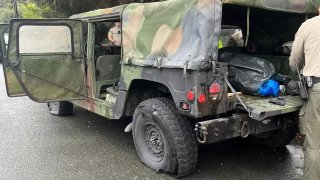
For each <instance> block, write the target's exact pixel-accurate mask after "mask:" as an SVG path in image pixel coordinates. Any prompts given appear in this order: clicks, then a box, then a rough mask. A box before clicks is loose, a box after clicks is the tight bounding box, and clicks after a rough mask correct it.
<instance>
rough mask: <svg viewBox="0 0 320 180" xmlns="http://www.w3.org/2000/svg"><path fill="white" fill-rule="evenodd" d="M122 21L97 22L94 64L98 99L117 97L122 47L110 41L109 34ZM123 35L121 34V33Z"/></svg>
mask: <svg viewBox="0 0 320 180" xmlns="http://www.w3.org/2000/svg"><path fill="white" fill-rule="evenodd" d="M119 21H120V20H112V21H103V22H95V44H94V62H95V69H96V73H95V75H96V89H97V93H98V94H96V97H99V98H100V99H103V100H104V99H105V98H106V95H107V94H112V95H115V96H116V95H117V91H118V85H117V84H118V82H119V78H120V73H121V64H120V60H121V46H116V45H113V44H112V42H111V41H110V40H108V33H109V31H110V29H111V28H113V27H114V26H115V22H119ZM119 33H121V32H119Z"/></svg>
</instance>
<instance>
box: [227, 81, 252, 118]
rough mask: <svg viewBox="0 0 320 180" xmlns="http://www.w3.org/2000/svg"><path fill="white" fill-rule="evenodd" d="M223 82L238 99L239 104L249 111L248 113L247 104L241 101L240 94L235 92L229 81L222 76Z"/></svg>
mask: <svg viewBox="0 0 320 180" xmlns="http://www.w3.org/2000/svg"><path fill="white" fill-rule="evenodd" d="M224 80H225V82H226V83H227V85H228V87H229V88H230V90H231V92H232V93H233V94H234V95H235V97H236V98H237V99H238V101H239V102H240V103H241V105H242V106H243V108H244V109H245V110H246V111H248V112H249V115H250V113H251V112H250V110H249V108H248V107H247V105H246V104H245V103H244V102H243V101H242V99H241V98H240V96H239V95H238V93H237V92H236V90H235V89H234V88H233V87H232V85H231V83H230V82H229V80H228V79H227V78H226V77H224Z"/></svg>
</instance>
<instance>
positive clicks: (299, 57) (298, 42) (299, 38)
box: [289, 25, 305, 72]
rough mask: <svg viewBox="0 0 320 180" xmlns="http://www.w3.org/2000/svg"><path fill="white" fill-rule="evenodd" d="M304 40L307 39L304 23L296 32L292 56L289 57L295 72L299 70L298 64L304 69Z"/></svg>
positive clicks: (300, 68)
mask: <svg viewBox="0 0 320 180" xmlns="http://www.w3.org/2000/svg"><path fill="white" fill-rule="evenodd" d="M304 40H305V30H304V27H303V25H302V26H301V27H300V29H299V30H298V32H297V33H296V36H295V39H294V42H293V45H292V51H291V56H290V59H289V64H290V68H291V70H292V71H293V72H297V66H298V68H299V70H302V68H303V63H304Z"/></svg>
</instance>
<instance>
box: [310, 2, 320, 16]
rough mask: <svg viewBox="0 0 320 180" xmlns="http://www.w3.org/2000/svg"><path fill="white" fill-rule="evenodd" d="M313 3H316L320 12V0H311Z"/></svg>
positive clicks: (315, 5)
mask: <svg viewBox="0 0 320 180" xmlns="http://www.w3.org/2000/svg"><path fill="white" fill-rule="evenodd" d="M311 3H312V4H313V5H314V7H315V8H316V9H318V10H319V13H320V0H311Z"/></svg>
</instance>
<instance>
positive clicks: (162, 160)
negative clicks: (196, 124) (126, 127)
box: [132, 98, 198, 177]
mask: <svg viewBox="0 0 320 180" xmlns="http://www.w3.org/2000/svg"><path fill="white" fill-rule="evenodd" d="M132 134H133V140H134V144H135V147H136V150H137V153H138V155H139V158H140V160H141V162H143V163H144V164H145V165H147V166H148V167H150V168H151V169H153V170H155V171H157V172H167V173H172V174H175V175H176V176H177V177H183V176H186V175H188V174H190V173H191V172H193V171H194V170H195V168H196V165H197V160H198V144H197V140H196V137H195V133H194V131H193V128H192V125H191V124H190V122H189V121H188V120H187V119H186V118H184V117H183V116H181V115H180V114H179V113H178V112H177V109H176V107H175V106H174V104H173V102H172V101H171V100H169V99H167V98H152V99H148V100H146V101H143V102H142V103H140V104H139V106H138V107H137V109H136V110H135V113H134V116H133V131H132Z"/></svg>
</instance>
